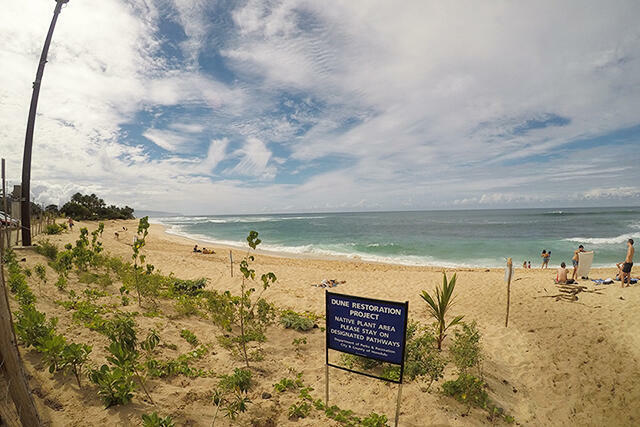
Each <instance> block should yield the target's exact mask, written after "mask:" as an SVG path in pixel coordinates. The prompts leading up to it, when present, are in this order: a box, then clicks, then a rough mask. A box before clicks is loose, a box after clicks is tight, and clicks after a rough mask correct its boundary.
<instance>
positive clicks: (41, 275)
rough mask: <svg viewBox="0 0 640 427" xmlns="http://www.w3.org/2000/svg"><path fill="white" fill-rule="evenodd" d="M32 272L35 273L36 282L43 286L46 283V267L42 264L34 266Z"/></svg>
mask: <svg viewBox="0 0 640 427" xmlns="http://www.w3.org/2000/svg"><path fill="white" fill-rule="evenodd" d="M33 271H34V272H35V273H36V277H37V278H38V280H40V281H41V282H42V283H44V284H46V283H47V267H45V266H44V264H36V265H35V267H33Z"/></svg>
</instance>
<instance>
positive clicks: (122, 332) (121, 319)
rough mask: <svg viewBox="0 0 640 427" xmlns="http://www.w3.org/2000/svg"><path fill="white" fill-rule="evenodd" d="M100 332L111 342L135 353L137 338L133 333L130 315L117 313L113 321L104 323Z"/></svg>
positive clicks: (134, 332)
mask: <svg viewBox="0 0 640 427" xmlns="http://www.w3.org/2000/svg"><path fill="white" fill-rule="evenodd" d="M102 332H103V333H104V334H105V335H106V336H107V338H109V339H110V340H111V341H112V342H116V343H119V344H120V345H121V346H122V347H123V348H125V349H127V350H129V351H135V349H136V347H137V344H138V337H137V335H136V331H135V321H134V320H133V317H132V316H131V315H130V314H125V313H117V314H116V315H115V317H114V318H113V319H111V320H109V321H107V322H105V324H104V327H103V331H102Z"/></svg>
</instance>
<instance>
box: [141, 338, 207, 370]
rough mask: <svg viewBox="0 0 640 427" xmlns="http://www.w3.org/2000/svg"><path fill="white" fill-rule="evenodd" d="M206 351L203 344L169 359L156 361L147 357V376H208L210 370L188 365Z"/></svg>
mask: <svg viewBox="0 0 640 427" xmlns="http://www.w3.org/2000/svg"><path fill="white" fill-rule="evenodd" d="M207 351H208V350H207V348H206V347H205V346H200V347H197V348H195V349H193V350H191V351H189V352H187V353H185V354H181V355H180V356H178V357H177V358H175V359H171V360H166V361H158V360H156V359H152V358H148V359H147V361H146V362H145V367H146V369H147V372H148V374H149V376H150V377H154V378H167V377H173V376H176V375H183V376H185V377H189V378H197V377H209V376H211V375H213V373H212V372H211V371H206V370H204V369H200V368H194V367H192V366H190V363H191V362H193V361H195V360H198V359H200V358H202V356H204V355H205V354H207Z"/></svg>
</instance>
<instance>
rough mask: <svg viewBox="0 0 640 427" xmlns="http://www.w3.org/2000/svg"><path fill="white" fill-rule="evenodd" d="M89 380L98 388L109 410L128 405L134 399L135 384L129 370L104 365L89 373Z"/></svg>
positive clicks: (99, 394)
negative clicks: (113, 407)
mask: <svg viewBox="0 0 640 427" xmlns="http://www.w3.org/2000/svg"><path fill="white" fill-rule="evenodd" d="M89 380H90V381H91V382H92V383H94V384H96V385H97V386H98V396H100V398H101V399H102V402H103V403H104V404H105V406H106V407H107V408H109V407H111V406H114V405H126V404H127V403H129V402H131V399H133V392H134V391H135V382H134V380H133V375H132V373H131V372H130V371H129V370H127V369H123V368H120V367H109V366H107V365H102V366H101V367H100V368H99V369H92V370H91V371H90V372H89Z"/></svg>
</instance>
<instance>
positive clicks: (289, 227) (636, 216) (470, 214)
mask: <svg viewBox="0 0 640 427" xmlns="http://www.w3.org/2000/svg"><path fill="white" fill-rule="evenodd" d="M152 220H154V221H155V222H159V223H162V224H165V225H167V226H168V231H169V232H170V233H173V234H178V235H182V236H186V237H192V238H195V239H198V240H202V241H207V242H211V243H220V244H225V245H232V246H245V245H244V243H243V242H244V239H245V238H246V236H247V233H248V232H249V231H250V230H256V231H258V232H259V233H260V237H261V238H262V240H263V244H262V245H261V248H262V249H265V250H272V251H278V252H284V253H292V254H302V255H309V256H349V257H355V256H357V257H360V258H361V259H363V260H368V261H380V262H389V263H398V264H408V265H437V266H474V267H499V266H503V265H504V261H505V258H506V257H512V258H513V259H514V262H515V263H516V265H522V261H524V260H527V261H531V264H532V266H539V265H540V252H541V251H542V249H546V250H551V252H552V254H551V263H550V265H551V266H555V265H558V264H560V262H561V261H565V262H566V263H567V264H570V263H571V261H570V260H571V256H572V252H573V250H574V249H575V248H576V247H577V246H578V245H579V244H583V245H585V247H586V249H587V250H594V251H595V259H594V266H613V264H614V263H615V262H619V261H621V260H622V259H623V257H624V254H625V242H626V241H627V239H628V238H634V240H636V241H640V208H638V207H636V208H608V209H600V208H574V209H515V210H512V209H509V210H506V209H504V210H465V211H420V212H365V213H322V214H291V215H275V214H274V215H235V216H178V217H163V218H152Z"/></svg>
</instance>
